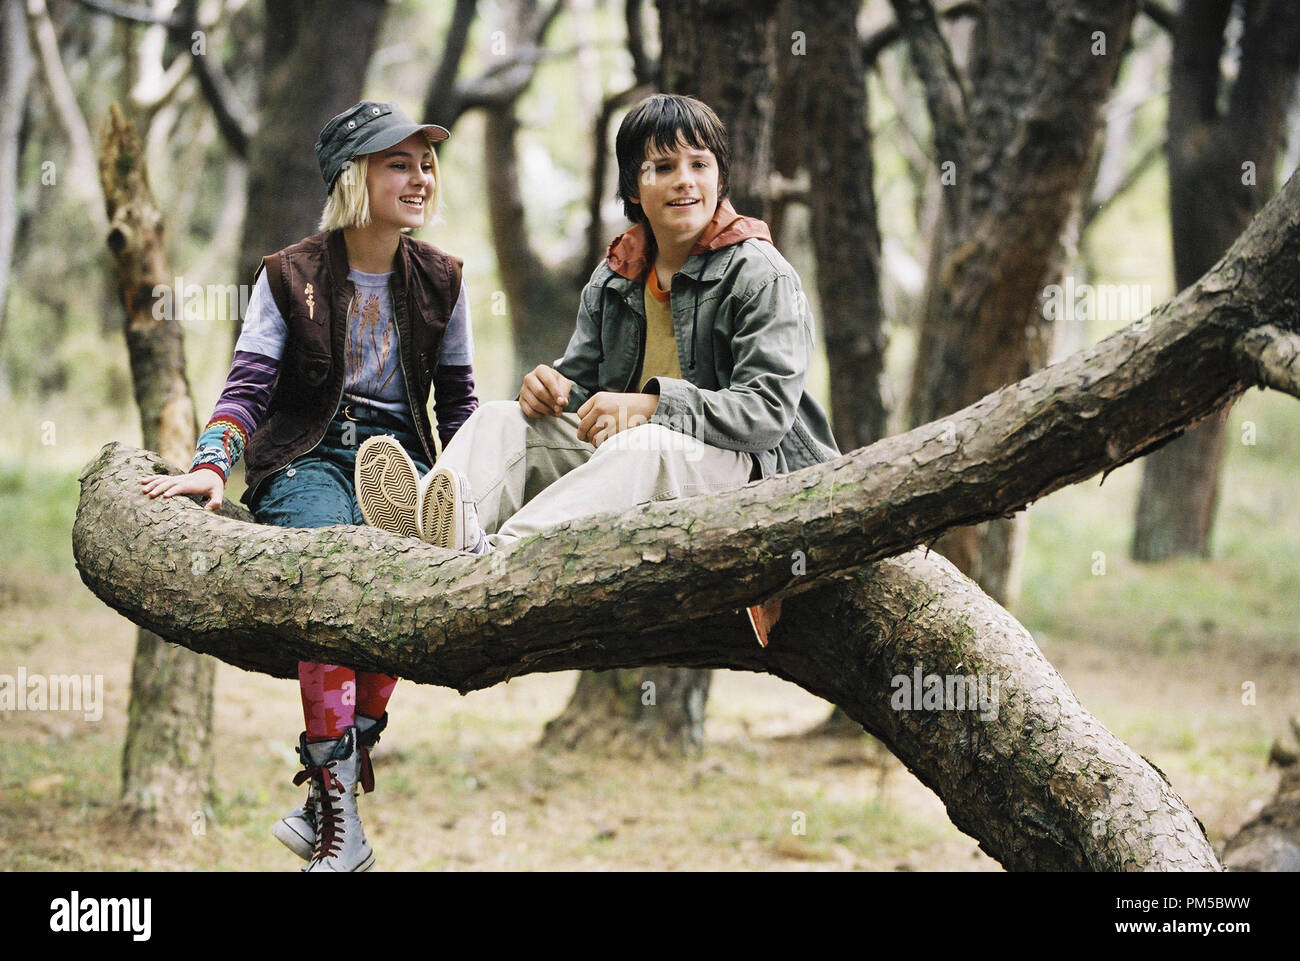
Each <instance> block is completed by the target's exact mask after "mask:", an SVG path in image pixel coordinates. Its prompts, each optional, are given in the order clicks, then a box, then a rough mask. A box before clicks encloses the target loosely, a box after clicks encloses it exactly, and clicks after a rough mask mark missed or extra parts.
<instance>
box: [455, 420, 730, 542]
mask: <svg viewBox="0 0 1300 961" xmlns="http://www.w3.org/2000/svg"><path fill="white" fill-rule="evenodd" d="M437 466H439V467H454V468H455V469H456V470H458V471H459V472H460V473H461V474H462V475H463V476H464V477H465V478H466V479H467V480H468V481H469V486H470V490H471V491H473V493H474V502H475V506H476V508H477V510H478V521H479V525H480V526H481V527H482V528H483V531H484V533H486V534H487V535H488V540H489V541H490V542H491V543H492V546H493V547H496V548H500V547H508V546H509V545H510V544H512V543H513V542H514V541H516V540H518V539H519V538H521V537H527V536H529V535H531V534H536V533H538V532H539V531H543V530H546V529H547V528H548V527H554V526H555V525H556V524H560V523H563V522H564V521H567V520H571V519H572V518H574V517H582V516H584V515H586V514H597V513H600V512H601V511H609V510H626V509H628V508H631V507H636V506H638V505H640V504H647V503H649V502H650V501H657V500H671V499H674V498H678V497H691V496H693V495H695V494H710V493H716V492H718V491H726V490H733V489H735V488H737V487H742V486H744V484H745V483H746V482H748V481H749V479H750V476H751V473H752V471H753V468H754V461H753V458H751V457H750V455H749V454H745V453H742V452H739V451H734V450H722V449H720V448H717V447H709V446H708V445H706V444H703V443H701V442H700V441H698V440H696V439H695V438H693V437H689V436H687V435H686V434H681V433H678V432H676V431H672V430H669V429H668V428H666V427H663V426H661V425H659V424H642V425H641V426H639V427H632V428H629V429H628V430H625V431H622V432H621V433H619V434H616V435H615V436H614V437H612V438H610V439H609V440H607V441H605V442H604V443H603V444H601V445H600V449H599V450H597V449H596V448H595V447H592V446H591V445H590V444H587V443H584V442H583V441H580V440H578V416H577V415H576V414H563V415H561V416H559V417H541V418H538V419H537V420H531V419H530V418H528V417H525V416H524V413H523V411H522V410H520V409H519V404H518V402H517V401H513V400H510V401H492V402H491V403H487V404H484V405H482V406H481V407H479V409H478V410H476V411H475V412H474V413H473V414H472V415H471V416H470V418H469V420H467V421H466V422H465V423H464V424H463V425H462V426H461V428H460V430H458V431H457V432H456V436H455V437H454V438H452V441H451V443H450V444H448V445H447V449H446V450H445V451H443V452H442V456H441V457H440V458H438V464H437Z"/></svg>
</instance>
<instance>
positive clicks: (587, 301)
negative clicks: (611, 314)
mask: <svg viewBox="0 0 1300 961" xmlns="http://www.w3.org/2000/svg"><path fill="white" fill-rule="evenodd" d="M602 268H604V264H601V265H600V266H598V267H597V268H596V269H595V271H594V272H593V273H592V275H591V279H590V280H588V281H587V286H586V287H584V288H583V289H582V297H581V299H580V300H579V301H578V322H577V325H576V326H575V327H574V330H573V336H572V337H570V338H569V346H567V347H565V348H564V356H563V357H561V358H560V359H559V360H557V361H556V362H555V363H554V364H552V365H551V366H552V367H554V368H555V369H556V370H558V371H559V372H560V373H561V374H563V375H564V376H565V377H567V378H569V380H571V381H572V382H573V389H572V390H571V391H570V392H569V406H568V407H567V408H566V410H568V411H569V412H570V413H572V412H574V411H576V410H577V409H578V408H579V407H581V406H582V405H583V404H585V403H586V402H587V398H589V397H590V396H591V395H592V394H594V393H596V387H597V384H598V383H599V374H598V372H599V370H600V358H601V356H602V348H601V342H600V306H601V287H602V284H601V282H600V281H598V280H597V279H596V278H597V276H598V275H599V274H600V273H601V270H602ZM605 269H607V268H605Z"/></svg>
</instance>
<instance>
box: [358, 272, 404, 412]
mask: <svg viewBox="0 0 1300 961" xmlns="http://www.w3.org/2000/svg"><path fill="white" fill-rule="evenodd" d="M391 276H392V274H391V273H386V274H367V273H363V272H362V271H360V270H357V269H356V268H352V269H351V270H349V271H348V280H350V281H352V283H353V284H354V285H355V286H356V296H355V297H353V298H352V310H351V313H350V314H349V315H348V344H347V355H346V364H347V372H348V379H347V383H345V384H344V385H343V399H344V400H345V401H353V402H356V403H363V404H369V405H371V406H372V407H379V408H382V409H383V410H387V411H391V412H392V413H394V414H397V415H398V416H399V417H402V418H404V419H409V414H408V413H407V411H408V406H407V401H406V380H405V378H403V377H402V364H401V353H400V351H399V350H398V343H397V325H396V324H394V323H393V300H392V294H391V292H390V291H389V289H388V278H389V277H391Z"/></svg>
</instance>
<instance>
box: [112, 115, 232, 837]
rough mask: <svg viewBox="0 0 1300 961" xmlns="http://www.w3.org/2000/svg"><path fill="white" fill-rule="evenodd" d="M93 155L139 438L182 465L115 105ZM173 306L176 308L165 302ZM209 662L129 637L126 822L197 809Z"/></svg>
mask: <svg viewBox="0 0 1300 961" xmlns="http://www.w3.org/2000/svg"><path fill="white" fill-rule="evenodd" d="M103 141H104V142H103V147H102V151H101V154H100V168H99V173H100V179H101V183H102V185H103V189H104V198H105V206H106V209H107V213H108V221H109V232H108V246H109V248H110V249H111V250H112V251H113V255H114V258H115V259H116V262H117V270H118V284H119V288H120V290H121V294H122V305H123V307H124V308H125V309H126V342H127V348H128V350H129V353H130V358H131V379H132V381H133V383H134V385H135V400H136V405H137V406H138V407H139V409H140V426H141V430H142V433H143V436H144V443H145V444H146V445H147V446H148V447H151V448H154V449H156V450H158V451H160V452H161V453H162V455H163V457H164V458H165V459H166V460H167V461H168V462H169V463H171V464H173V465H183V466H187V465H188V463H189V460H190V455H191V454H192V452H193V450H194V443H195V440H196V438H197V433H198V428H197V424H196V420H195V415H194V402H193V401H192V400H191V398H190V388H189V383H188V382H187V381H186V379H185V354H184V347H183V344H182V339H181V326H180V320H179V316H178V315H177V314H176V313H174V312H173V313H171V315H170V316H168V315H167V314H166V312H163V316H161V317H159V316H156V315H155V313H154V306H155V303H156V295H155V294H154V290H155V289H156V285H159V286H161V287H163V288H167V287H168V286H169V285H170V283H171V273H170V271H169V270H168V269H167V260H166V255H165V254H164V252H163V242H162V238H163V222H162V215H161V214H160V213H159V211H158V208H157V206H156V205H155V203H154V201H153V196H152V194H151V193H150V191H149V182H148V174H147V172H146V170H145V166H144V150H143V145H142V144H141V142H140V139H139V137H138V136H137V135H136V132H135V129H134V128H133V127H132V126H131V125H130V124H128V123H127V121H126V119H125V118H124V117H123V116H122V112H121V110H120V108H119V107H118V106H117V104H116V103H114V104H112V105H111V107H110V109H109V120H108V123H107V125H106V126H105V130H104V136H103ZM172 307H173V310H179V305H177V304H173V305H172ZM215 676H216V662H215V661H213V660H212V659H211V658H208V657H204V656H202V655H201V654H197V653H195V652H193V651H189V650H186V649H185V648H183V647H176V646H174V645H171V644H168V643H167V642H166V641H165V640H163V639H162V638H161V637H158V636H157V635H155V634H153V633H150V632H149V631H148V630H146V629H142V630H141V631H140V632H139V634H138V636H137V639H136V648H135V659H134V662H133V664H132V671H131V700H130V704H129V706H128V709H127V728H126V743H125V746H124V749H123V752H122V802H123V806H124V808H125V810H126V811H127V812H128V813H129V815H130V816H131V817H132V818H133V819H142V820H149V821H154V822H157V823H159V824H163V825H169V826H175V825H178V824H184V823H187V822H190V821H191V819H192V818H193V816H194V814H195V813H196V812H199V813H201V812H202V811H203V809H204V806H205V804H206V803H207V800H208V795H209V793H210V792H211V788H212V784H211V781H212V750H211V742H212V686H213V680H214V678H215Z"/></svg>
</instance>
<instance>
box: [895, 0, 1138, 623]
mask: <svg viewBox="0 0 1300 961" xmlns="http://www.w3.org/2000/svg"><path fill="white" fill-rule="evenodd" d="M893 2H894V8H895V11H896V12H897V14H898V18H899V20H900V22H901V24H902V27H903V32H904V35H905V36H906V37H907V39H908V43H909V47H910V49H911V51H912V58H913V61H914V62H915V64H916V66H917V70H918V72H919V73H920V74H921V77H922V79H923V80H924V82H925V86H926V90H927V100H928V102H929V104H930V113H931V121H932V125H933V127H934V131H935V133H934V139H935V145H936V155H937V157H936V159H937V161H938V163H939V165H940V168H939V175H940V178H941V181H940V182H941V183H943V184H944V186H943V188H942V189H943V191H944V194H943V196H944V199H945V203H944V204H943V214H942V215H941V220H942V223H941V224H940V226H939V228H938V229H937V231H936V235H935V241H934V244H933V246H932V248H931V255H930V267H929V275H928V277H927V281H926V288H927V292H926V295H925V298H924V307H923V310H922V319H921V327H920V337H919V342H918V346H917V362H916V368H915V372H914V375H913V380H912V395H911V420H912V423H914V424H921V423H925V422H927V421H931V420H935V419H937V418H940V417H943V416H945V415H947V414H949V413H951V412H952V411H954V410H958V409H959V408H961V407H963V406H964V405H966V404H969V403H971V402H972V401H973V400H975V399H976V398H978V397H981V396H983V395H984V394H986V393H988V392H989V391H992V390H996V389H997V388H998V387H1001V386H1002V385H1004V384H1008V383H1012V382H1014V381H1016V380H1019V379H1020V378H1022V377H1024V376H1025V375H1027V374H1028V373H1030V372H1031V371H1033V370H1036V369H1038V368H1039V367H1041V366H1042V365H1043V364H1044V363H1045V362H1046V360H1047V356H1048V348H1049V346H1050V344H1051V341H1052V326H1051V324H1050V322H1046V321H1045V320H1044V318H1043V315H1042V311H1041V305H1042V300H1041V295H1042V292H1043V290H1044V288H1045V286H1046V285H1047V284H1048V283H1050V282H1051V280H1052V277H1053V271H1054V269H1055V268H1056V267H1057V265H1058V258H1057V254H1058V248H1059V242H1060V237H1061V234H1062V230H1063V229H1064V227H1065V225H1066V223H1067V221H1068V219H1069V217H1070V215H1071V213H1072V211H1073V210H1074V209H1075V207H1076V206H1077V205H1078V203H1079V201H1080V193H1081V191H1082V189H1083V187H1084V181H1085V179H1086V174H1087V172H1088V160H1089V157H1090V155H1091V151H1092V147H1093V143H1094V140H1095V137H1096V132H1097V129H1098V125H1099V122H1100V113H1101V111H1100V108H1101V106H1102V105H1103V104H1104V103H1105V102H1106V99H1107V97H1108V96H1109V94H1110V91H1111V88H1112V86H1113V84H1114V80H1115V75H1116V73H1117V72H1118V69H1119V63H1120V59H1121V56H1122V52H1123V50H1124V48H1125V44H1126V42H1127V39H1128V33H1129V29H1130V26H1131V23H1132V20H1133V16H1134V13H1135V10H1136V7H1137V3H1136V0H1073V2H1069V3H1057V4H1042V3H1030V2H1024V0H989V2H987V3H986V4H985V5H984V14H983V16H982V17H981V18H979V19H977V21H976V29H975V36H974V43H973V54H972V58H971V67H970V77H969V83H968V87H969V95H967V93H966V90H965V88H963V86H962V85H961V83H960V81H959V79H958V78H957V75H956V68H955V67H954V66H953V61H952V56H951V53H950V52H949V51H948V49H947V45H946V43H945V42H944V41H943V38H942V36H941V34H940V33H939V30H938V26H937V21H936V18H935V15H934V11H933V9H932V7H931V6H930V4H929V2H928V0H893ZM1099 37H1100V40H1099ZM1099 42H1100V43H1104V49H1105V52H1104V54H1102V53H1098V52H1096V51H1098V50H1099V47H1098V44H1099ZM1023 540H1024V530H1023V521H1022V520H1004V519H996V520H994V521H992V522H990V523H987V524H984V525H981V527H980V528H979V529H974V530H960V531H953V532H951V533H949V534H948V535H946V536H945V537H943V538H942V539H941V540H940V541H939V542H938V543H937V544H936V545H935V549H936V550H938V551H940V552H941V553H943V554H944V556H946V557H948V558H949V559H950V560H951V561H953V563H955V564H956V565H957V566H958V567H959V568H960V569H962V570H963V571H966V572H967V573H969V574H970V575H971V576H972V577H975V578H976V579H977V580H978V582H979V583H980V584H981V585H982V586H983V587H984V588H985V590H988V591H989V592H990V593H991V594H992V595H993V596H994V597H996V598H998V599H999V600H1002V601H1003V602H1004V603H1011V602H1012V601H1013V599H1014V595H1015V593H1016V577H1015V572H1016V557H1017V555H1016V545H1018V544H1020V543H1022V542H1023Z"/></svg>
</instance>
